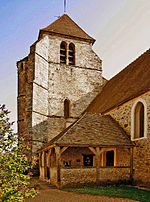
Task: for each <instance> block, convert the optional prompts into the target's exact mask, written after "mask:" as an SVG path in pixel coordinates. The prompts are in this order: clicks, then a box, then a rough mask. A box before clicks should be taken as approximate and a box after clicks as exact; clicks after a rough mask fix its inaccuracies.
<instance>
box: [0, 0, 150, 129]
mask: <svg viewBox="0 0 150 202" xmlns="http://www.w3.org/2000/svg"><path fill="white" fill-rule="evenodd" d="M67 1H68V3H67V13H68V14H69V16H70V17H71V18H72V19H73V20H74V21H75V22H76V23H77V24H78V25H79V26H81V27H82V28H83V29H84V30H85V31H86V32H87V33H88V34H89V35H91V36H92V37H94V38H95V39H96V43H95V45H94V47H93V49H94V50H95V51H96V53H97V54H98V55H99V56H100V58H101V59H102V60H103V75H104V76H105V77H106V78H107V79H109V78H111V77H112V76H114V75H115V74H116V73H118V72H119V71H120V70H122V69H123V68H124V67H125V66H127V65H128V64H129V63H131V62H132V61H133V60H134V59H136V58H137V57H138V56H139V55H141V54H142V53H143V52H144V51H146V50H147V49H149V48H150V0H67ZM62 14H63V0H26V1H25V0H0V86H1V88H0V103H1V104H3V103H5V104H6V105H7V107H8V108H9V110H11V111H12V113H11V119H12V120H15V121H16V110H17V108H16V96H17V95H16V91H17V76H16V75H17V68H16V61H17V60H20V59H21V58H23V57H25V56H26V55H27V54H28V53H29V48H30V45H31V44H32V43H34V41H36V40H37V37H38V33H39V29H40V28H43V27H45V26H47V25H48V24H50V23H51V22H53V21H54V20H56V17H54V16H58V15H62ZM14 128H15V129H16V125H15V126H14Z"/></svg>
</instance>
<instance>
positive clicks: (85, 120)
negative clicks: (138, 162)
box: [44, 113, 133, 148]
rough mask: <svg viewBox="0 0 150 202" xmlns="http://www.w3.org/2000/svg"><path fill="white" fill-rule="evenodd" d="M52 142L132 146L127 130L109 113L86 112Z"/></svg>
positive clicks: (59, 143)
mask: <svg viewBox="0 0 150 202" xmlns="http://www.w3.org/2000/svg"><path fill="white" fill-rule="evenodd" d="M52 144H58V145H63V146H64V145H89V146H132V145H133V144H132V142H131V140H130V138H129V136H128V135H127V134H126V132H125V131H124V130H123V129H122V128H121V127H120V125H118V123H116V121H115V120H114V119H113V118H112V117H111V116H109V115H103V116H101V115H99V114H91V113H87V114H85V115H84V116H83V117H82V118H81V119H79V120H78V121H76V122H75V123H74V124H72V126H70V127H69V128H67V129H65V131H63V132H62V133H60V134H59V135H58V136H56V137H55V138H54V139H53V140H51V141H50V142H49V143H48V144H47V145H46V146H45V147H44V148H46V147H48V146H49V145H52Z"/></svg>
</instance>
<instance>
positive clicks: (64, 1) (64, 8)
mask: <svg viewBox="0 0 150 202" xmlns="http://www.w3.org/2000/svg"><path fill="white" fill-rule="evenodd" d="M66 3H67V2H66V0H64V13H66Z"/></svg>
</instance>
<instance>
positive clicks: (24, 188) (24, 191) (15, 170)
mask: <svg viewBox="0 0 150 202" xmlns="http://www.w3.org/2000/svg"><path fill="white" fill-rule="evenodd" d="M8 114H9V112H8V110H6V108H5V105H3V106H1V105H0V201H23V200H24V199H25V198H29V197H33V196H34V195H35V193H36V192H35V190H34V189H31V188H29V186H28V185H29V179H30V172H29V171H30V170H31V168H32V166H33V164H32V163H31V162H32V161H31V160H30V161H29V159H28V155H27V153H28V152H27V151H29V149H30V147H29V143H27V142H26V141H24V139H23V138H20V139H19V141H18V136H17V134H14V133H13V130H12V128H11V127H12V124H13V123H10V121H9V118H8Z"/></svg>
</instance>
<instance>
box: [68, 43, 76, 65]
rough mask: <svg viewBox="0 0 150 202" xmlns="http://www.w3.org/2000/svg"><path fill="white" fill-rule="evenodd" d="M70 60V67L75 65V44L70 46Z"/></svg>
mask: <svg viewBox="0 0 150 202" xmlns="http://www.w3.org/2000/svg"><path fill="white" fill-rule="evenodd" d="M68 58H69V65H75V45H74V44H73V43H70V44H69V52H68Z"/></svg>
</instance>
